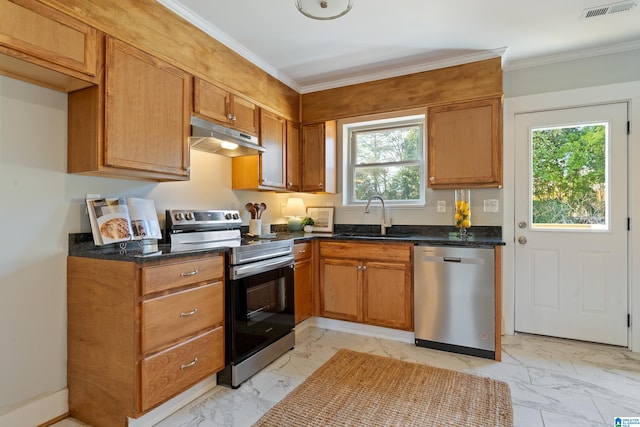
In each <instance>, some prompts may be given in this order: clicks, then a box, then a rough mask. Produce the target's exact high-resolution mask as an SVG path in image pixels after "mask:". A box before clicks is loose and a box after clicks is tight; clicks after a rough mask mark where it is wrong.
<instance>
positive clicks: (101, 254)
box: [69, 224, 505, 263]
mask: <svg viewBox="0 0 640 427" xmlns="http://www.w3.org/2000/svg"><path fill="white" fill-rule="evenodd" d="M275 227H278V228H276V229H275V230H274V231H276V233H275V234H276V236H275V237H272V238H268V239H262V238H257V237H253V238H252V237H249V236H246V234H245V233H246V231H247V230H244V229H243V230H242V232H243V235H244V236H245V239H249V241H250V240H251V239H253V240H254V241H260V240H290V239H293V240H294V241H296V242H297V241H305V240H312V239H331V240H350V241H359V242H404V243H412V244H414V245H425V246H465V247H495V246H502V245H504V244H505V243H504V241H503V240H502V228H501V227H499V226H476V227H472V228H471V229H470V230H469V233H468V237H467V238H466V239H464V240H463V239H461V238H460V237H459V234H458V233H457V231H456V229H455V228H454V227H451V226H439V225H436V226H433V225H394V226H393V227H390V228H389V229H387V234H386V235H385V236H381V235H380V234H379V232H380V226H378V225H351V224H336V225H335V227H334V232H333V233H302V232H299V233H296V232H289V231H286V225H285V226H275ZM228 249H229V248H228V247H224V246H223V247H219V248H215V249H206V250H197V251H193V252H171V246H170V245H168V244H162V243H156V242H155V241H143V242H127V243H126V244H123V245H118V244H112V245H105V246H96V245H94V243H93V238H92V236H91V233H71V234H69V256H77V257H84V258H97V259H110V260H118V261H130V262H138V263H143V262H149V261H158V260H161V259H163V260H164V259H169V258H183V257H188V256H194V255H202V254H209V253H211V254H213V253H220V252H226V251H227V250H228Z"/></svg>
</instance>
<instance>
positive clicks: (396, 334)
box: [296, 317, 415, 344]
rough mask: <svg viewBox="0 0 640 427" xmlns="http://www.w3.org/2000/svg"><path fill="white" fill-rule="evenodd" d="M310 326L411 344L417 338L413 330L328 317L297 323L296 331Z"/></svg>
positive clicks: (312, 318) (313, 318)
mask: <svg viewBox="0 0 640 427" xmlns="http://www.w3.org/2000/svg"><path fill="white" fill-rule="evenodd" d="M309 326H314V327H316V328H321V329H329V330H332V331H338V332H347V333H350V334H355V335H365V336H369V337H375V338H384V339H388V340H393V341H400V342H406V343H409V344H413V343H414V340H415V334H414V333H413V332H409V331H401V330H399V329H391V328H384V327H381V326H371V325H364V324H362V323H354V322H347V321H344V320H335V319H327V318H326V317H310V318H309V319H306V320H305V321H304V322H301V323H299V324H298V325H296V332H302V331H303V330H305V329H306V328H308V327H309Z"/></svg>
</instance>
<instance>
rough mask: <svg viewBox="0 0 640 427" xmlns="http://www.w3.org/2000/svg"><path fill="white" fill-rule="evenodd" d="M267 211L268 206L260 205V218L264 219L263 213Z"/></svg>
mask: <svg viewBox="0 0 640 427" xmlns="http://www.w3.org/2000/svg"><path fill="white" fill-rule="evenodd" d="M266 210H267V204H266V203H260V218H262V212H264V211H266Z"/></svg>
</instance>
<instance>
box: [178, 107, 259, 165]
mask: <svg viewBox="0 0 640 427" xmlns="http://www.w3.org/2000/svg"><path fill="white" fill-rule="evenodd" d="M189 145H190V146H191V148H193V149H194V150H200V151H206V152H207V153H214V154H220V155H222V156H227V157H240V156H252V155H256V154H259V153H262V152H264V151H265V149H264V148H263V147H261V146H260V145H258V138H257V137H255V136H253V135H249V134H246V133H243V132H240V131H237V130H235V129H231V128H228V127H226V126H222V125H219V124H216V123H212V122H209V121H207V120H203V119H201V118H199V117H194V116H192V117H191V137H190V138H189Z"/></svg>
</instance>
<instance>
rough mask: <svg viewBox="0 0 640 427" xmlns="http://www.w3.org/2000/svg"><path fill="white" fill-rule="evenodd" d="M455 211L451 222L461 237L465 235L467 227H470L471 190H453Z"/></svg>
mask: <svg viewBox="0 0 640 427" xmlns="http://www.w3.org/2000/svg"><path fill="white" fill-rule="evenodd" d="M454 199H455V211H454V218H453V221H454V222H453V223H454V225H455V226H456V228H457V229H458V232H459V233H460V237H461V238H466V237H467V229H468V228H470V227H471V206H470V203H471V190H469V189H458V190H454Z"/></svg>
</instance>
